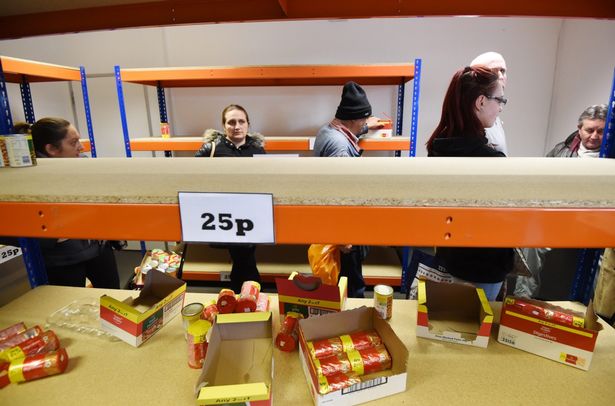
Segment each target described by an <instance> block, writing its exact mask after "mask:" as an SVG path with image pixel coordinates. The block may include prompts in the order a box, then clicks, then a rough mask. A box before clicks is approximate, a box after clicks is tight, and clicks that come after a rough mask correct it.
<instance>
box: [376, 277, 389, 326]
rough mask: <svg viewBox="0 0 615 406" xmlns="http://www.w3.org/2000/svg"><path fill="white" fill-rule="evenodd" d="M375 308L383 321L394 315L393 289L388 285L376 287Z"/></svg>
mask: <svg viewBox="0 0 615 406" xmlns="http://www.w3.org/2000/svg"><path fill="white" fill-rule="evenodd" d="M374 307H375V308H376V312H377V313H378V316H380V318H381V319H384V320H389V319H390V318H391V316H392V315H393V288H392V287H390V286H387V285H376V286H374Z"/></svg>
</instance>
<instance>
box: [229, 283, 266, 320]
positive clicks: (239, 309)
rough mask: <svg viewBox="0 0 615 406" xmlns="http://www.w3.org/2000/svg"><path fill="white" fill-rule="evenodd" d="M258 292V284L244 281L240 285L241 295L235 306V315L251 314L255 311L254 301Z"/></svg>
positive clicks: (259, 287) (259, 289)
mask: <svg viewBox="0 0 615 406" xmlns="http://www.w3.org/2000/svg"><path fill="white" fill-rule="evenodd" d="M260 291H261V285H260V283H258V282H255V281H245V282H244V283H243V285H241V293H240V294H239V300H237V306H235V313H251V312H253V311H256V300H257V299H258V294H259V293H260Z"/></svg>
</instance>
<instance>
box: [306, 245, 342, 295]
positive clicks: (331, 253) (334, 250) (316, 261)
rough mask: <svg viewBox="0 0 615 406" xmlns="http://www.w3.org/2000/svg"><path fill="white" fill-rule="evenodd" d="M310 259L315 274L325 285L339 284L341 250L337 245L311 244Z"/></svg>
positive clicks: (309, 249)
mask: <svg viewBox="0 0 615 406" xmlns="http://www.w3.org/2000/svg"><path fill="white" fill-rule="evenodd" d="M308 260H309V261H310V267H311V268H312V274H313V275H314V276H318V277H319V278H320V280H322V283H324V284H325V285H333V286H337V279H338V277H339V276H340V250H339V248H338V246H337V245H331V244H312V245H310V248H308Z"/></svg>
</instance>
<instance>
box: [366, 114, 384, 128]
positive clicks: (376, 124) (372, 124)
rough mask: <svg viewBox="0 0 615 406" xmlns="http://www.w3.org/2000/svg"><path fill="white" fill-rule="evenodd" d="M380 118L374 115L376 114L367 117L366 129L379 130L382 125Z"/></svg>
mask: <svg viewBox="0 0 615 406" xmlns="http://www.w3.org/2000/svg"><path fill="white" fill-rule="evenodd" d="M381 120H382V119H380V118H378V117H376V116H371V117H370V118H368V119H367V123H366V124H367V129H368V130H379V129H381V128H382V127H384V123H382V122H380V121H381Z"/></svg>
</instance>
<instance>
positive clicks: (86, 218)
mask: <svg viewBox="0 0 615 406" xmlns="http://www.w3.org/2000/svg"><path fill="white" fill-rule="evenodd" d="M66 179H70V182H67V181H66ZM178 191H201V192H254V193H263V192H265V193H272V194H273V196H274V218H275V235H276V241H277V243H278V244H306V243H334V244H347V243H353V244H364V245H415V246H434V245H438V246H492V247H510V246H527V247H554V248H555V247H562V248H566V247H611V246H615V233H613V231H612V230H614V229H615V160H609V159H594V160H581V159H578V160H572V159H565V158H561V159H556V158H506V159H498V158H493V159H489V158H475V159H471V158H442V159H441V158H412V159H391V158H369V159H344V158H340V159H335V158H301V159H296V158H279V159H271V160H267V159H264V160H256V159H243V160H237V159H234V160H232V159H230V160H208V159H193V158H181V159H164V158H160V159H152V158H141V159H140V158H132V159H126V158H97V159H40V160H39V164H38V165H37V166H35V167H31V168H4V169H3V170H2V171H0V235H13V236H32V237H49V238H60V237H63V238H101V239H128V240H146V241H174V240H181V239H182V238H181V230H180V222H179V207H178V204H177V192H178Z"/></svg>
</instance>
